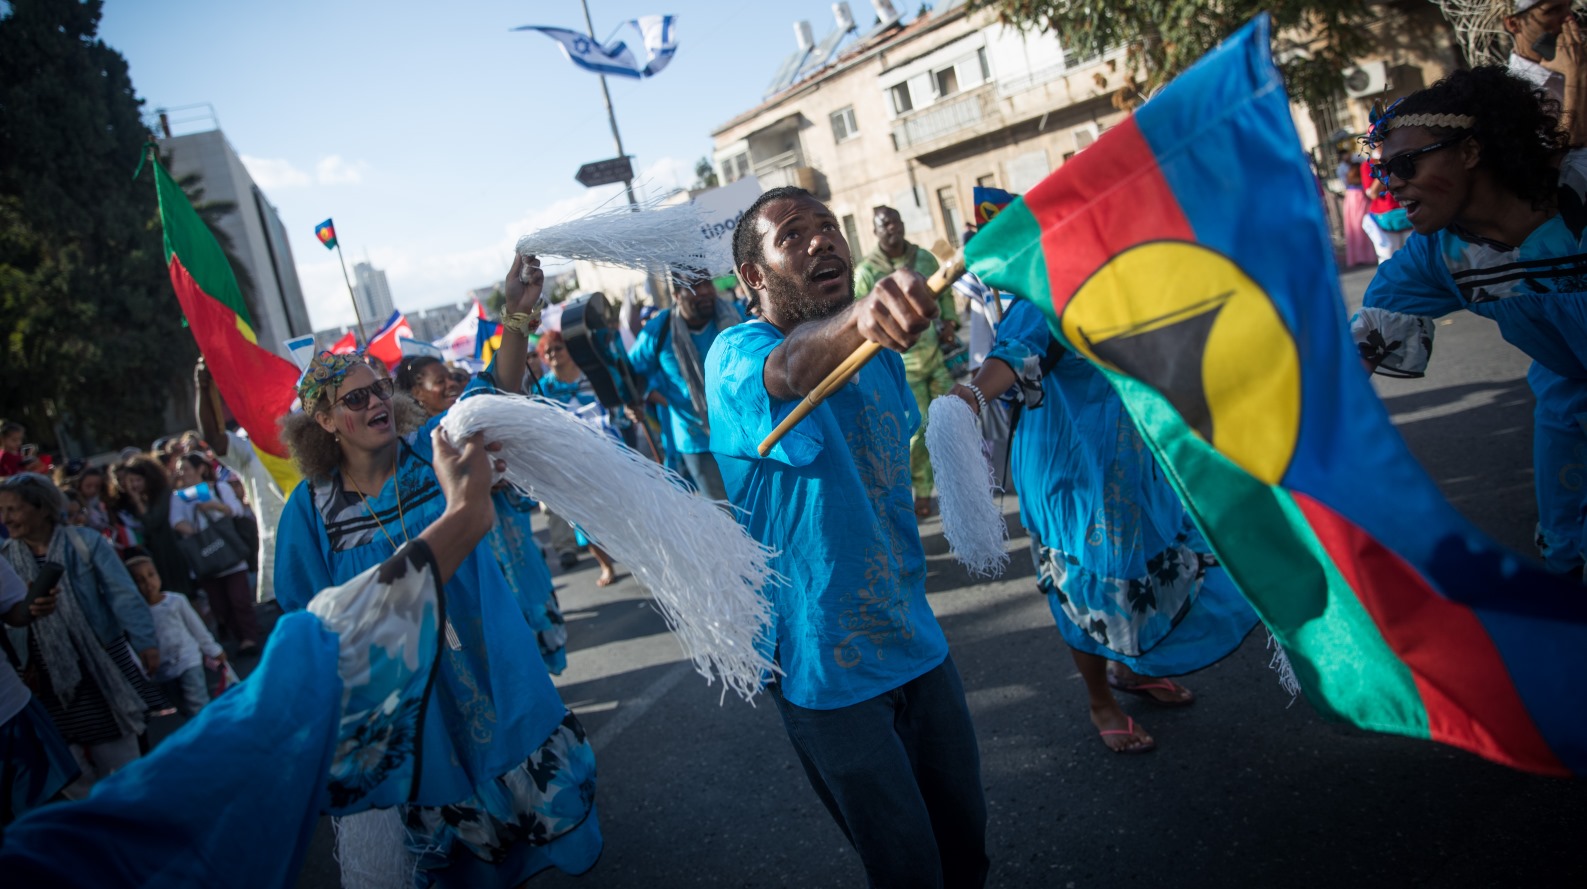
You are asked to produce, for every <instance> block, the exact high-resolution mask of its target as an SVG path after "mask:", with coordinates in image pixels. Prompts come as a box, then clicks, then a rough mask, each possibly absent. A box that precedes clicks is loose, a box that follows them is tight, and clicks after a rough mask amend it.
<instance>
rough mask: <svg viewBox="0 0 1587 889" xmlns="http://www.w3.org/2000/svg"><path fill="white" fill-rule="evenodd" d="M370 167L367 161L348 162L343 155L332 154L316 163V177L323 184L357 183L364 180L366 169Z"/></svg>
mask: <svg viewBox="0 0 1587 889" xmlns="http://www.w3.org/2000/svg"><path fill="white" fill-rule="evenodd" d="M368 169H369V164H368V163H367V162H365V161H353V162H352V163H348V162H347V161H344V160H342V156H341V155H339V154H332V155H327V156H326V157H323V158H320V162H319V163H317V164H315V165H314V178H315V179H316V180H318V181H319V183H320V184H321V185H357V184H358V183H360V182H363V181H364V171H366V170H368Z"/></svg>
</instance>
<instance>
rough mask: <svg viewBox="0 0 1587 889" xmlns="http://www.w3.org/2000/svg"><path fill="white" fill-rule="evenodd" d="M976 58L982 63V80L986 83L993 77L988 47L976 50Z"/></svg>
mask: <svg viewBox="0 0 1587 889" xmlns="http://www.w3.org/2000/svg"><path fill="white" fill-rule="evenodd" d="M975 60H976V61H977V62H979V63H980V64H981V82H982V83H986V82H987V81H989V80H991V79H992V66H991V65H990V64H988V63H987V60H986V47H984V46H983V47H981V48H980V49H978V50H976V51H975Z"/></svg>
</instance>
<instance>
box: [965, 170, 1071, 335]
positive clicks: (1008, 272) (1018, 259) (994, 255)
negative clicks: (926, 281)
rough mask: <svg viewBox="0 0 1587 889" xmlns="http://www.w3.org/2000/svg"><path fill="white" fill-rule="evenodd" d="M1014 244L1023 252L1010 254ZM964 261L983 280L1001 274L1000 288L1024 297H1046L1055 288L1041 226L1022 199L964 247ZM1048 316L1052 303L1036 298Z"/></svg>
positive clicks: (1036, 301)
mask: <svg viewBox="0 0 1587 889" xmlns="http://www.w3.org/2000/svg"><path fill="white" fill-rule="evenodd" d="M1012 244H1018V245H1020V247H1019V249H1018V250H1016V251H1013V252H1011V253H1010V252H1007V250H1008V247H1009V246H1010V245H1012ZM964 260H965V262H966V263H967V264H969V265H970V266H972V267H974V269H975V271H976V273H977V274H978V275H980V276H981V277H982V278H989V277H991V276H992V275H993V274H997V275H999V277H998V282H999V287H1000V288H1001V289H1003V290H1006V291H1007V292H1009V293H1017V294H1020V295H1022V296H1028V297H1037V296H1045V295H1047V294H1048V291H1049V290H1050V289H1051V287H1050V283H1049V281H1048V278H1047V257H1046V255H1045V254H1043V253H1042V244H1041V224H1040V223H1038V222H1037V221H1036V217H1034V216H1032V215H1031V213H1030V209H1029V208H1027V207H1026V206H1025V199H1024V198H1019V199H1017V200H1015V201H1014V202H1013V203H1011V204H1009V205H1008V206H1007V207H1004V208H1003V212H1001V213H999V214H997V216H996V217H994V218H993V219H992V221H991V222H989V223H987V224H986V225H985V226H983V227H982V228H981V230H980V231H979V232H978V233H976V236H975V237H973V238H971V239H970V243H968V244H966V245H964ZM1016 283H1017V285H1018V286H1015V285H1016ZM1031 301H1032V302H1034V303H1035V304H1036V305H1037V306H1040V307H1041V310H1042V311H1043V312H1046V313H1047V317H1049V318H1051V317H1052V300H1051V299H1050V298H1048V299H1047V300H1045V301H1043V300H1041V299H1034V298H1033V299H1032V300H1031Z"/></svg>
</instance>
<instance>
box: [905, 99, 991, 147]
mask: <svg viewBox="0 0 1587 889" xmlns="http://www.w3.org/2000/svg"><path fill="white" fill-rule="evenodd" d="M986 93H987V91H986V90H985V89H977V90H973V91H971V92H967V93H963V94H961V95H959V96H955V97H953V98H951V99H947V100H945V101H941V102H937V103H936V104H933V105H931V106H930V107H928V108H924V109H921V110H920V111H917V112H915V113H913V114H911V115H909V116H907V117H902V118H899V119H898V120H897V121H895V122H894V123H893V142H894V144H896V145H897V146H898V149H899V150H900V151H902V150H904V149H906V148H911V147H913V146H916V145H921V144H924V143H926V142H932V141H935V140H937V139H940V138H942V137H943V136H947V135H950V134H952V133H957V132H959V131H960V130H964V129H969V128H970V127H974V126H976V125H978V124H980V123H981V121H982V119H983V118H984V117H985V116H986V101H985V99H986Z"/></svg>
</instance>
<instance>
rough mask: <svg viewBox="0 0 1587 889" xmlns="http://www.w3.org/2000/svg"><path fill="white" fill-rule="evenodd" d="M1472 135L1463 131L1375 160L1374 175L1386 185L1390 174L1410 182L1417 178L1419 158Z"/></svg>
mask: <svg viewBox="0 0 1587 889" xmlns="http://www.w3.org/2000/svg"><path fill="white" fill-rule="evenodd" d="M1470 137H1471V134H1470V133H1461V134H1459V135H1455V136H1450V137H1449V138H1448V139H1440V140H1439V141H1437V142H1434V143H1433V144H1431V145H1423V146H1422V147H1421V148H1413V149H1411V150H1410V151H1402V152H1400V153H1399V154H1396V155H1395V156H1393V157H1391V158H1389V159H1388V160H1386V161H1381V162H1380V161H1373V162H1372V175H1373V176H1375V177H1377V179H1378V180H1379V181H1380V182H1382V183H1384V184H1385V185H1387V184H1388V181H1389V177H1390V176H1397V177H1399V178H1400V180H1401V181H1403V182H1409V181H1411V180H1412V179H1415V178H1416V159H1417V158H1419V157H1421V156H1422V155H1424V154H1432V153H1433V152H1435V151H1442V150H1443V149H1445V148H1449V147H1451V146H1454V145H1459V144H1460V143H1462V142H1464V141H1466V140H1467V139H1468V138H1470Z"/></svg>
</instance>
